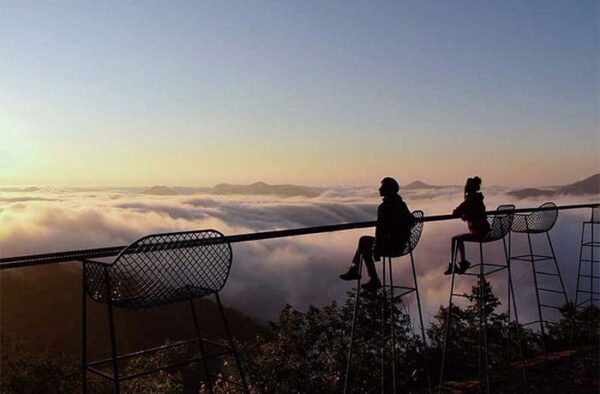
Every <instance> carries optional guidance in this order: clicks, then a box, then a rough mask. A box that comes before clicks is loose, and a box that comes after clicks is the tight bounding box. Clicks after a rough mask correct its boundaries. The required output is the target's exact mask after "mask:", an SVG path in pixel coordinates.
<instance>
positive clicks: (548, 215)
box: [511, 202, 568, 354]
mask: <svg viewBox="0 0 600 394" xmlns="http://www.w3.org/2000/svg"><path fill="white" fill-rule="evenodd" d="M539 209H541V210H540V211H535V212H531V213H529V214H515V218H514V220H513V223H512V228H511V230H512V232H513V233H521V234H526V235H527V244H528V246H529V253H526V254H523V255H518V256H512V254H511V260H515V261H526V262H530V263H531V270H532V273H533V283H534V286H535V297H536V301H537V310H538V320H535V321H532V322H529V323H526V324H523V326H528V325H532V324H536V323H539V325H540V333H541V335H542V348H543V350H544V353H545V354H547V353H548V349H547V339H548V338H547V336H546V325H548V324H549V323H550V322H549V321H548V319H547V318H546V316H545V314H544V312H546V311H547V310H548V309H553V310H557V311H558V310H560V307H561V305H560V304H558V305H557V301H556V300H555V299H550V298H548V297H550V296H551V295H552V294H559V295H561V296H562V297H560V298H562V299H563V301H564V304H566V303H567V302H568V299H567V292H566V291H565V285H564V283H563V280H562V276H561V274H560V269H559V267H558V262H557V260H556V255H555V253H554V247H553V246H552V240H551V239H550V234H549V232H550V230H551V229H552V227H554V224H555V223H556V220H557V219H558V209H557V208H556V205H555V204H554V203H552V202H547V203H545V204H542V205H541V206H540V207H539ZM532 235H542V236H543V235H545V238H546V240H547V242H548V247H549V249H550V253H551V254H550V255H547V254H546V255H543V254H537V253H534V250H533V244H532V242H531V239H532ZM548 261H550V262H552V265H551V266H550V267H546V268H545V269H541V268H540V269H538V266H539V265H540V264H541V263H543V262H548ZM542 277H544V278H547V279H548V280H552V279H553V278H554V282H551V283H549V282H548V281H546V283H545V284H544V287H541V286H540V280H541V278H542ZM556 279H558V283H557V282H556ZM552 286H554V288H551V287H552ZM544 298H545V299H544ZM553 303H554V304H553Z"/></svg>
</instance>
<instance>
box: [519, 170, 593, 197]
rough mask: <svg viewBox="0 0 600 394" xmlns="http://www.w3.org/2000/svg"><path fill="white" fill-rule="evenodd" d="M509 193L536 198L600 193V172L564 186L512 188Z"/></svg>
mask: <svg viewBox="0 0 600 394" xmlns="http://www.w3.org/2000/svg"><path fill="white" fill-rule="evenodd" d="M508 194H509V195H511V196H514V197H517V198H519V199H522V198H535V197H541V196H554V195H556V194H572V195H576V196H578V195H584V194H600V174H595V175H592V176H590V177H588V178H585V179H583V180H581V181H578V182H575V183H570V184H568V185H563V186H551V187H545V188H543V189H537V188H525V189H518V190H512V191H510V192H508Z"/></svg>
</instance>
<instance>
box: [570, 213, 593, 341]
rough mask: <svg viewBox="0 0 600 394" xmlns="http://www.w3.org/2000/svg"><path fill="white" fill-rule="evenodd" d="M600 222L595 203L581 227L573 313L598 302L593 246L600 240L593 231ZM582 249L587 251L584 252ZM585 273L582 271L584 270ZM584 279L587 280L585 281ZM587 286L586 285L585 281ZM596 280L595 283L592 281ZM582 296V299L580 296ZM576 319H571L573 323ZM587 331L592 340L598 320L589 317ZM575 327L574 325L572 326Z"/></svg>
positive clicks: (589, 339) (589, 338)
mask: <svg viewBox="0 0 600 394" xmlns="http://www.w3.org/2000/svg"><path fill="white" fill-rule="evenodd" d="M599 224H600V205H597V206H595V207H593V208H592V217H591V219H590V220H589V221H586V222H583V226H582V228H581V245H580V249H579V267H578V269H577V287H576V291H575V304H574V310H573V312H574V315H573V317H575V313H577V310H578V309H579V308H582V309H583V308H585V307H593V306H596V307H598V304H599V303H600V289H598V288H597V287H596V286H597V285H598V281H599V280H600V275H598V272H597V271H596V270H594V265H595V264H600V259H598V257H597V255H595V253H594V250H595V248H598V247H600V240H596V232H595V231H594V230H595V229H594V227H595V226H597V225H599ZM588 226H589V231H588V232H589V235H588V236H589V238H587V239H586V228H587V227H588ZM584 250H586V251H587V253H585V254H584ZM585 264H589V267H588V269H587V270H585V267H583V266H584V265H585ZM586 271H587V273H584V272H586ZM586 280H589V282H587V281H586ZM585 282H587V283H588V286H586V283H585ZM594 282H596V283H594ZM580 297H581V298H583V301H582V300H581V298H580ZM592 313H593V312H592ZM576 322H577V319H574V320H573V323H574V324H575V323H576ZM589 323H590V324H589V331H588V341H590V342H591V341H592V338H593V337H594V335H598V326H597V324H598V322H597V321H594V318H593V317H592V318H590V319H589ZM574 328H575V326H574ZM576 331H577V330H575V329H573V332H572V338H571V346H572V345H573V340H574V337H573V336H574V334H575V332H576Z"/></svg>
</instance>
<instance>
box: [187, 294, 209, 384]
mask: <svg viewBox="0 0 600 394" xmlns="http://www.w3.org/2000/svg"><path fill="white" fill-rule="evenodd" d="M190 307H191V308H192V315H193V317H194V327H195V328H196V337H197V338H198V344H199V345H200V357H202V366H203V367H204V374H205V375H206V383H207V384H208V392H209V393H211V394H212V392H213V389H212V382H211V379H210V371H209V369H208V363H207V362H206V351H205V349H204V342H203V341H202V336H201V335H200V324H199V323H198V315H197V314H196V307H195V306H194V300H193V299H190Z"/></svg>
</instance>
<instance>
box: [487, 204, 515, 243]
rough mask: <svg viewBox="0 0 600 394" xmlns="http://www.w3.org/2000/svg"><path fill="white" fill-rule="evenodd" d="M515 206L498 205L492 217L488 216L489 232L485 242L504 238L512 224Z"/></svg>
mask: <svg viewBox="0 0 600 394" xmlns="http://www.w3.org/2000/svg"><path fill="white" fill-rule="evenodd" d="M514 210H515V206H514V205H512V204H503V205H498V208H496V213H495V214H494V216H491V217H489V216H488V218H487V219H488V222H489V223H490V231H489V232H488V234H487V236H486V239H485V240H486V241H495V240H498V239H502V238H504V237H505V236H506V235H507V234H508V233H509V232H510V229H511V226H512V223H513V218H514V216H513V212H514Z"/></svg>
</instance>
